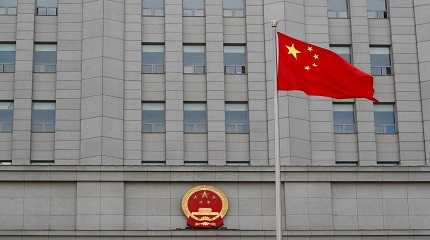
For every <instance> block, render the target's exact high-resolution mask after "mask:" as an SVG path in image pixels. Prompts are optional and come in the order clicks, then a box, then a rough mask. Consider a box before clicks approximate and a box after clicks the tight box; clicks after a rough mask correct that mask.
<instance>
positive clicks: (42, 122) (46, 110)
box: [31, 102, 55, 133]
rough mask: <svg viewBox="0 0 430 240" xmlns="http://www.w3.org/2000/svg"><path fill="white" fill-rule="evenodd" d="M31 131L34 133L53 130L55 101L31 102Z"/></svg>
mask: <svg viewBox="0 0 430 240" xmlns="http://www.w3.org/2000/svg"><path fill="white" fill-rule="evenodd" d="M31 131H32V132H36V133H52V132H55V103H54V102H33V111H32V112H31Z"/></svg>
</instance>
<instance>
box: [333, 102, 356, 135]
mask: <svg viewBox="0 0 430 240" xmlns="http://www.w3.org/2000/svg"><path fill="white" fill-rule="evenodd" d="M333 110H334V112H333V121H334V132H335V133H355V129H356V128H355V117H354V104H352V103H334V104H333Z"/></svg>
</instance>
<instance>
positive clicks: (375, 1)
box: [367, 0, 388, 18]
mask: <svg viewBox="0 0 430 240" xmlns="http://www.w3.org/2000/svg"><path fill="white" fill-rule="evenodd" d="M367 16H368V17H369V18H387V17H388V13H387V3H386V2H385V0H367Z"/></svg>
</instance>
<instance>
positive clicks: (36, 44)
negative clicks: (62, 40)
mask: <svg viewBox="0 0 430 240" xmlns="http://www.w3.org/2000/svg"><path fill="white" fill-rule="evenodd" d="M43 45H55V65H52V64H36V52H53V51H36V47H37V46H43ZM57 55H58V45H57V43H54V42H46V43H45V42H43V43H40V42H36V43H34V50H33V73H56V72H57V63H58V56H57ZM36 66H45V67H46V66H48V67H49V66H55V69H54V70H53V71H40V70H37V69H36V68H37V67H36ZM36 70H37V71H36Z"/></svg>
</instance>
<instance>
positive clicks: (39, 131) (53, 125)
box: [31, 101, 57, 133]
mask: <svg viewBox="0 0 430 240" xmlns="http://www.w3.org/2000/svg"><path fill="white" fill-rule="evenodd" d="M38 103H42V104H43V103H45V104H53V105H54V109H53V111H54V119H53V124H52V131H41V130H34V127H33V126H34V125H35V122H34V111H35V110H36V109H35V108H34V105H35V104H38ZM56 114H57V103H56V102H55V101H33V102H32V104H31V132H32V133H55V132H56ZM45 125H48V124H45Z"/></svg>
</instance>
